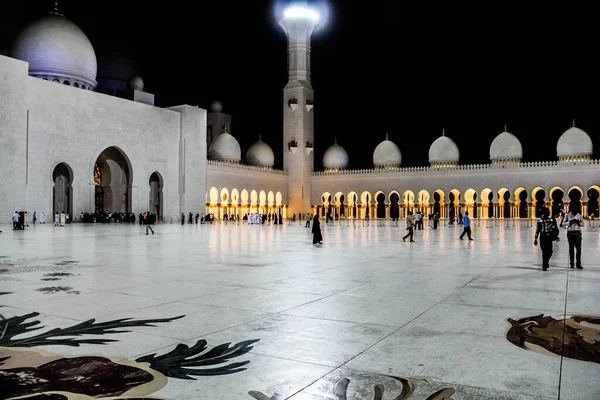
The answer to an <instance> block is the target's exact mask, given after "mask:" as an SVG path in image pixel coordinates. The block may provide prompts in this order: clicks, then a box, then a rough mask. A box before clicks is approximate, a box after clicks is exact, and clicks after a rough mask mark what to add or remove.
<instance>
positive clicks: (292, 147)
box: [288, 139, 298, 154]
mask: <svg viewBox="0 0 600 400" xmlns="http://www.w3.org/2000/svg"><path fill="white" fill-rule="evenodd" d="M288 149H290V151H291V152H292V154H296V151H298V142H297V141H296V139H292V140H290V142H289V143H288Z"/></svg>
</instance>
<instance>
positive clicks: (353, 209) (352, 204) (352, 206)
mask: <svg viewBox="0 0 600 400" xmlns="http://www.w3.org/2000/svg"><path fill="white" fill-rule="evenodd" d="M346 201H347V202H348V209H349V211H348V217H349V218H358V194H357V193H356V192H349V193H348V195H347V196H346Z"/></svg>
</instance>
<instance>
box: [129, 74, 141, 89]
mask: <svg viewBox="0 0 600 400" xmlns="http://www.w3.org/2000/svg"><path fill="white" fill-rule="evenodd" d="M129 87H130V88H131V89H134V90H139V91H142V92H143V91H144V81H143V80H142V78H140V77H139V76H133V77H132V78H131V79H130V80H129Z"/></svg>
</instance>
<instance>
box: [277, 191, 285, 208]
mask: <svg viewBox="0 0 600 400" xmlns="http://www.w3.org/2000/svg"><path fill="white" fill-rule="evenodd" d="M282 202H283V196H282V195H281V192H277V193H275V204H276V205H278V206H281V205H282Z"/></svg>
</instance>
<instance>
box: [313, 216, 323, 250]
mask: <svg viewBox="0 0 600 400" xmlns="http://www.w3.org/2000/svg"><path fill="white" fill-rule="evenodd" d="M312 234H313V244H323V235H321V223H320V222H319V217H318V216H317V214H315V216H314V218H313V226H312Z"/></svg>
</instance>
